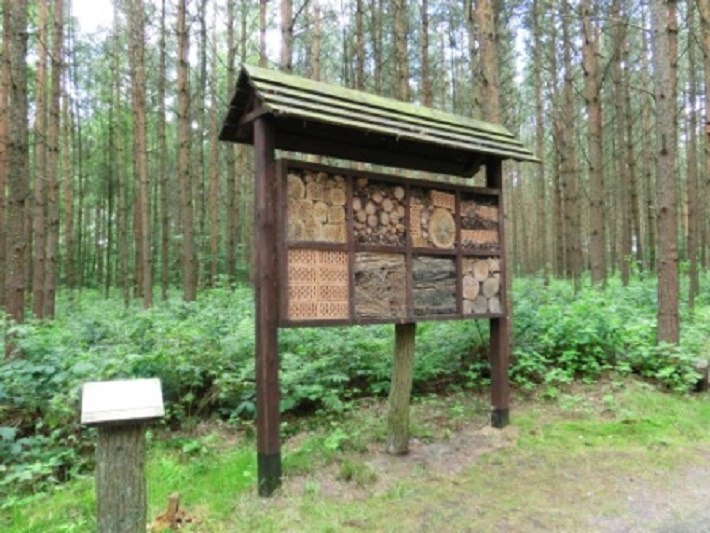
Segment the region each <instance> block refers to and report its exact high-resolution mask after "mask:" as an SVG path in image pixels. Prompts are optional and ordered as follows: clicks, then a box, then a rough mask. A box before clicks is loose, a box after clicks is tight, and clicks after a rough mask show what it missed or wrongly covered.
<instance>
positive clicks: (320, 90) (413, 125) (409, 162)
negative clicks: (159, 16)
mask: <svg viewBox="0 0 710 533" xmlns="http://www.w3.org/2000/svg"><path fill="white" fill-rule="evenodd" d="M262 115H270V116H271V117H273V120H274V121H275V147H276V148H277V149H281V150H289V151H297V152H303V153H308V154H314V155H322V156H328V157H336V158H340V159H349V160H354V161H363V162H368V163H374V164H379V165H385V166H392V167H399V168H407V169H412V170H422V171H427V172H436V173H443V174H453V175H456V176H471V175H473V174H474V173H475V172H476V171H477V170H478V168H479V166H480V165H481V164H482V163H483V162H484V161H485V160H486V159H489V158H495V159H501V160H502V159H512V160H516V161H533V162H537V161H538V160H537V159H536V158H535V157H534V156H533V154H532V153H531V152H530V151H529V150H528V149H527V148H525V147H524V146H523V145H522V143H520V141H518V140H517V139H516V138H515V137H514V136H513V134H511V133H510V132H509V131H508V130H507V129H506V128H504V127H502V126H499V125H497V124H490V123H487V122H482V121H478V120H473V119H471V118H467V117H461V116H457V115H452V114H450V113H444V112H442V111H437V110H434V109H430V108H426V107H423V106H419V105H415V104H410V103H405V102H400V101H398V100H393V99H389V98H383V97H380V96H375V95H372V94H368V93H364V92H361V91H354V90H351V89H345V88H342V87H338V86H335V85H330V84H326V83H321V82H315V81H313V80H308V79H305V78H301V77H298V76H292V75H288V74H283V73H281V72H276V71H272V70H267V69H263V68H258V67H253V66H247V65H244V66H243V67H242V70H241V73H240V76H239V80H238V82H237V87H236V91H235V93H234V96H233V98H232V101H231V104H230V108H229V113H228V115H227V117H226V119H225V120H224V124H223V126H222V131H221V132H220V139H221V140H223V141H231V142H237V143H246V144H252V143H253V127H252V123H253V121H254V120H255V119H256V118H257V117H259V116H262Z"/></svg>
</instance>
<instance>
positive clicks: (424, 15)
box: [420, 0, 434, 107]
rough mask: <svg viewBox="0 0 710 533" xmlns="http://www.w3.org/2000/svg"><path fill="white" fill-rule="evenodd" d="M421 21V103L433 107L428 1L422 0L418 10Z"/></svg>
mask: <svg viewBox="0 0 710 533" xmlns="http://www.w3.org/2000/svg"><path fill="white" fill-rule="evenodd" d="M420 13H421V20H422V31H421V42H422V52H421V54H422V102H423V104H424V105H425V106H427V107H431V106H432V105H434V94H433V91H432V86H431V67H430V60H429V1H428V0H422V5H421V9H420Z"/></svg>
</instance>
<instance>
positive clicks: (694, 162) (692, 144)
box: [686, 1, 702, 310]
mask: <svg viewBox="0 0 710 533" xmlns="http://www.w3.org/2000/svg"><path fill="white" fill-rule="evenodd" d="M694 19H695V9H694V7H693V2H692V1H691V2H689V3H688V28H693V27H694V26H695V25H694V24H693V22H694ZM696 68H697V61H696V52H695V41H694V40H693V39H690V40H689V42H688V69H689V71H690V72H689V74H688V76H689V78H688V84H689V85H690V88H689V91H688V102H687V106H688V107H689V108H690V109H697V106H698V102H697V86H698V77H697V73H696ZM688 129H689V130H690V131H689V134H688V135H687V139H688V155H687V158H688V237H687V241H686V243H687V255H688V262H689V268H688V282H689V283H688V308H689V309H691V310H692V309H694V307H695V297H696V296H697V295H698V293H699V291H700V276H699V273H698V245H699V240H700V239H699V238H700V233H701V231H700V223H701V220H702V218H701V212H700V211H701V210H700V202H699V199H700V185H699V180H698V135H697V130H698V120H697V115H696V113H688Z"/></svg>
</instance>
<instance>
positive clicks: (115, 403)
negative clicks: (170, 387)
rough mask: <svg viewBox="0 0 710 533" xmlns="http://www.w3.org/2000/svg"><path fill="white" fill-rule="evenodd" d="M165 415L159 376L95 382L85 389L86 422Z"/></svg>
mask: <svg viewBox="0 0 710 533" xmlns="http://www.w3.org/2000/svg"><path fill="white" fill-rule="evenodd" d="M164 414H165V409H164V407H163V393H162V391H161V387H160V380H159V379H157V378H152V379H127V380H116V381H92V382H89V383H84V386H83V388H82V400H81V423H82V424H110V423H115V422H130V421H134V420H135V421H144V420H147V419H152V418H160V417H162V416H164Z"/></svg>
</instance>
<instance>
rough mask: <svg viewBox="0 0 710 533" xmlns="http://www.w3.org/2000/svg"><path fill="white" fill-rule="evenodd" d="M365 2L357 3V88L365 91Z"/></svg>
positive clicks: (357, 0) (358, 1) (359, 0)
mask: <svg viewBox="0 0 710 533" xmlns="http://www.w3.org/2000/svg"><path fill="white" fill-rule="evenodd" d="M373 11H374V10H373ZM363 19H364V14H363V0H356V2H355V88H356V89H357V90H358V91H363V90H365V30H364V20H363Z"/></svg>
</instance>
